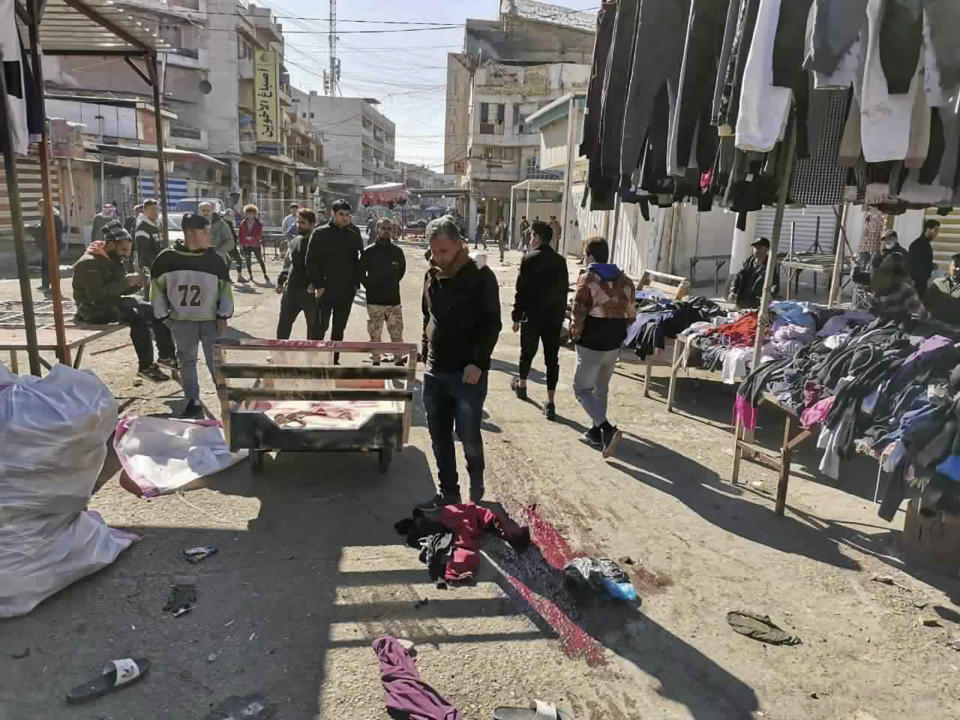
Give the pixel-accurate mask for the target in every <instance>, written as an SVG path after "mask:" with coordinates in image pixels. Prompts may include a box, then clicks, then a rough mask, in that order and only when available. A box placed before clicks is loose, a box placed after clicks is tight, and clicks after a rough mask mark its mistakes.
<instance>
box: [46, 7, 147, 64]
mask: <svg viewBox="0 0 960 720" xmlns="http://www.w3.org/2000/svg"><path fill="white" fill-rule="evenodd" d="M63 2H64V4H66V5H69V6H70V7H71V8H73V9H74V10H76V11H77V12H78V13H80V14H81V15H85V16H86V17H88V18H90V19H91V20H93V21H94V22H95V23H97V25H100V26H101V27H105V28H107V30H109V31H110V32H112V33H113V34H114V35H116V36H117V37H118V38H120V39H121V40H123V41H124V42H126V43H128V44H130V45H132V46H133V47H135V48H139V49H140V51H141V52H142V53H149V52H154V53H155V52H156V50H155V49H154V48H152V47H150V46H149V45H145V44H144V43H143V41H141V40H139V39H138V38H137V37H136V36H134V35H131V34H130V33H129V32H127V31H126V30H124V29H123V28H122V27H120V26H119V25H117V24H116V23H115V22H113V21H112V20H109V19H108V18H107V17H106V16H105V15H102V14H100V13H99V12H97V11H96V10H94V9H93V8H91V7H89V6H88V5H85V4H83V3H82V2H80V0H63Z"/></svg>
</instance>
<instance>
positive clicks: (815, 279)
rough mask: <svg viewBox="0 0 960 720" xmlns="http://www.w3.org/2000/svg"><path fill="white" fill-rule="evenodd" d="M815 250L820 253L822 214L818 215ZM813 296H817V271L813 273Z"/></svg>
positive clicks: (814, 239) (814, 242)
mask: <svg viewBox="0 0 960 720" xmlns="http://www.w3.org/2000/svg"><path fill="white" fill-rule="evenodd" d="M813 251H814V252H815V253H817V254H819V253H820V216H819V215H817V234H816V235H814V236H813ZM813 296H814V297H816V296H817V273H814V274H813Z"/></svg>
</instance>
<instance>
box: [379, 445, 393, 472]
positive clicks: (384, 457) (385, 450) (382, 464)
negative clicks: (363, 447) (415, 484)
mask: <svg viewBox="0 0 960 720" xmlns="http://www.w3.org/2000/svg"><path fill="white" fill-rule="evenodd" d="M392 460H393V448H392V447H391V446H390V445H387V446H385V447H382V448H380V450H379V457H378V459H377V467H379V468H380V472H382V473H385V472H387V470H389V469H390V462H391V461H392Z"/></svg>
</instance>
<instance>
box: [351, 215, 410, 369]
mask: <svg viewBox="0 0 960 720" xmlns="http://www.w3.org/2000/svg"><path fill="white" fill-rule="evenodd" d="M391 230H392V223H391V221H390V220H389V219H387V218H382V219H381V220H380V222H378V223H377V241H376V242H375V243H374V244H373V245H369V246H368V247H367V249H366V250H364V251H363V256H362V257H361V258H360V281H361V282H362V283H363V286H364V287H365V288H366V291H367V314H368V319H367V330H368V331H369V332H370V342H380V339H381V338H382V336H383V326H384V324H386V326H387V332H388V333H389V334H390V342H394V343H399V342H403V308H402V307H401V306H400V281H401V280H402V279H403V275H404V273H405V272H406V270H407V262H406V258H404V255H403V250H401V249H400V248H399V247H397V246H396V245H394V244H393V242H392V241H391ZM403 362H404V361H403V358H402V357H400V356H397V358H396V364H398V365H402V364H403ZM373 364H374V365H379V364H380V355H379V353H373Z"/></svg>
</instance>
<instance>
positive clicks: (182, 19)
mask: <svg viewBox="0 0 960 720" xmlns="http://www.w3.org/2000/svg"><path fill="white" fill-rule="evenodd" d="M115 4H116V5H118V6H120V7H122V8H123V9H124V10H125V11H126V12H129V13H130V14H131V15H133V16H134V17H136V18H137V19H138V20H139V21H140V22H142V23H144V24H149V25H150V26H151V27H152V28H154V31H155V32H157V33H158V34H159V35H160V36H161V37H162V38H164V39H165V40H167V41H168V42H169V43H170V44H171V46H172V47H174V48H175V50H174V51H173V52H167V53H163V54H162V55H161V57H160V60H161V72H160V74H161V77H162V98H163V106H164V111H165V112H169V113H170V116H169V120H168V122H169V131H168V132H169V135H168V137H167V144H168V147H171V148H173V149H182V150H187V151H191V152H193V153H195V155H193V156H192V158H193V159H192V160H191V162H186V161H183V160H182V159H179V158H177V157H171V158H168V188H167V190H168V197H169V198H170V200H171V202H175V201H176V200H177V199H180V198H184V197H216V198H219V199H221V200H223V201H224V203H225V204H227V205H229V206H234V207H240V206H242V205H244V204H246V203H249V202H253V203H256V204H257V205H259V206H261V210H262V212H263V215H264V220H265V222H267V223H268V224H269V223H273V222H276V223H279V221H280V219H281V218H282V217H283V215H285V214H286V206H287V205H288V203H289V202H290V201H293V200H296V201H298V202H301V203H304V204H313V205H318V204H320V202H321V198H322V195H321V193H320V190H321V188H320V182H321V175H320V167H321V166H322V163H323V148H322V143H321V140H320V136H319V133H317V132H315V131H314V130H313V128H312V127H310V125H309V124H307V123H303V122H301V121H300V119H299V118H298V117H295V114H294V107H293V104H292V99H291V93H292V90H291V89H290V86H289V77H288V76H287V73H286V71H285V68H284V66H283V52H284V42H283V28H282V26H281V25H280V24H278V23H277V22H276V19H275V18H274V17H273V15H272V13H271V12H270V11H269V10H268V9H266V8H262V7H258V6H256V5H253V4H248V3H246V2H242V1H240V0H167V1H166V2H164V1H161V0H117V2H116V3H115ZM44 70H45V78H46V80H47V86H48V91H49V92H53V93H61V94H70V95H73V96H78V95H91V96H96V97H108V98H111V99H124V100H130V101H145V102H149V100H150V97H151V92H152V91H151V88H150V87H149V86H148V85H147V84H146V83H145V82H143V80H142V79H141V78H140V77H138V76H137V74H136V73H134V72H132V71H131V70H130V68H129V67H127V66H126V64H125V63H124V62H123V60H122V59H106V58H104V59H100V60H98V61H96V62H91V58H90V57H86V56H84V57H51V58H47V57H45V58H44ZM258 70H259V71H260V72H259V73H258V72H257V71H258ZM265 96H268V97H267V100H266V101H265V100H264V97H265ZM264 102H267V106H266V107H264V106H263V103H264ZM258 111H260V112H259V113H258ZM112 114H113V111H112V110H108V111H107V112H99V111H98V112H96V113H94V118H93V120H94V125H93V126H91V125H89V123H88V119H85V120H84V121H83V122H84V123H85V124H86V125H87V126H86V127H85V128H84V130H83V132H84V134H85V135H89V134H90V133H91V131H92V132H94V133H99V127H98V126H99V125H100V124H102V123H105V124H106V125H107V126H108V127H109V126H110V125H111V122H112V120H113V119H112V117H111V115H112ZM97 115H100V116H102V117H103V118H105V119H98V118H97V117H96V116H97ZM52 116H53V115H51V117H52ZM263 118H266V122H267V124H268V125H269V127H264V126H263V125H264V121H263ZM143 132H144V133H145V135H144V136H143V137H135V138H132V139H133V140H135V141H136V142H137V144H140V145H142V146H145V147H144V153H145V154H146V155H149V153H150V152H151V148H150V147H149V146H150V145H151V143H155V139H151V138H150V137H149V134H150V133H152V132H153V131H152V128H143ZM113 141H114V140H112V139H111V138H110V137H109V135H108V134H107V133H104V142H113ZM172 155H173V154H172ZM184 157H186V156H180V158H184ZM198 157H199V158H202V157H209V158H210V160H209V161H208V162H198V161H197V158H198ZM147 165H149V163H145V164H144V165H143V166H142V167H141V168H140V170H141V172H140V175H139V179H138V182H137V186H136V188H135V189H134V190H133V191H132V195H131V192H130V191H129V189H128V188H127V186H126V185H125V184H118V183H117V182H114V180H116V178H113V177H112V176H111V175H110V174H109V173H110V171H109V170H108V171H107V173H108V176H107V182H106V183H104V184H103V187H104V192H102V193H101V192H100V190H99V189H100V187H101V184H100V183H97V184H96V187H97V193H96V195H95V198H94V199H93V200H92V201H91V202H89V203H86V205H89V207H85V208H84V213H83V214H82V215H81V219H83V217H85V216H89V217H90V218H92V214H93V213H95V212H96V209H97V208H98V207H99V206H101V205H102V204H103V203H104V202H114V203H115V204H118V205H124V206H125V205H128V204H131V203H132V202H136V201H137V200H139V199H142V198H143V197H145V196H148V195H153V194H157V193H158V188H157V185H156V181H157V177H156V167H155V163H154V167H153V169H152V170H151V169H149V168H148V167H147Z"/></svg>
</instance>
